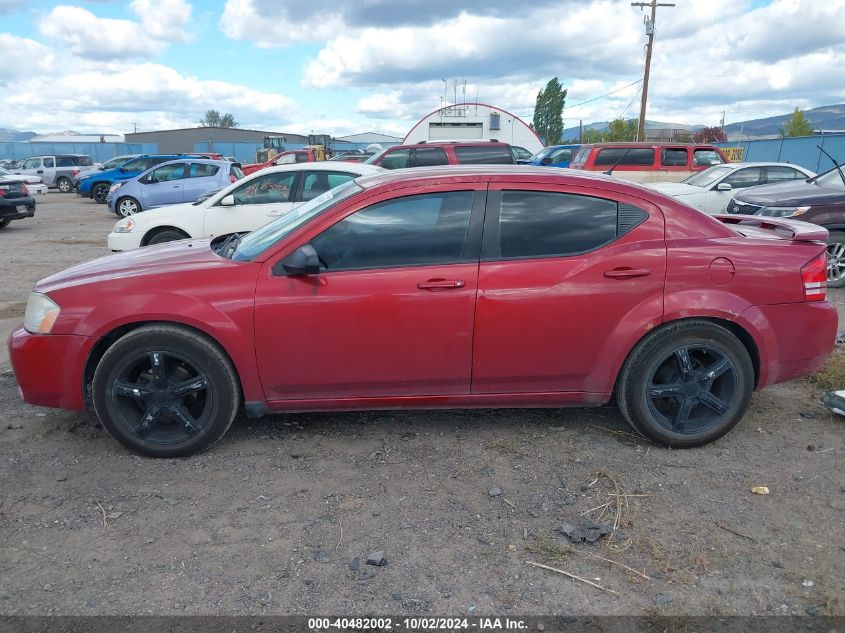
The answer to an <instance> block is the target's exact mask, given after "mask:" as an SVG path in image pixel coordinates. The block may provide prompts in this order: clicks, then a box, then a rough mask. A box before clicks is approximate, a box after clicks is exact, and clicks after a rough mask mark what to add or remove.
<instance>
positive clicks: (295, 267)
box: [273, 244, 320, 275]
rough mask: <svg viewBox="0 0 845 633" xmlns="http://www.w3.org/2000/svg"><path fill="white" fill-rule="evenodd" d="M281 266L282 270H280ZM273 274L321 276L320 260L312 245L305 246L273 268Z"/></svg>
mask: <svg viewBox="0 0 845 633" xmlns="http://www.w3.org/2000/svg"><path fill="white" fill-rule="evenodd" d="M280 266H281V270H279V268H280ZM273 272H274V273H275V274H285V275H319V274H320V258H319V257H318V256H317V251H316V250H314V247H313V246H311V244H303V245H302V246H300V247H299V248H297V249H296V250H295V251H294V252H292V253H291V254H290V255H288V256H287V257H285V258H284V259H283V260H282V261H281V262H279V263H278V264H276V265H275V266H273Z"/></svg>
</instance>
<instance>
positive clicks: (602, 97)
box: [564, 79, 642, 109]
mask: <svg viewBox="0 0 845 633" xmlns="http://www.w3.org/2000/svg"><path fill="white" fill-rule="evenodd" d="M638 83H642V79H637V80H636V81H632V82H631V83H629V84H628V85H627V86H622V87H621V88H617V89H616V90H611V91H610V92H606V93H604V94H603V95H601V96H600V97H594V98H593V99H587V100H586V101H582V102H581V103H576V104H575V105H565V106H564V109H566V108H577V107H578V106H582V105H584V104H587V103H592V102H593V101H598V100H599V99H604V98H605V97H609V96H610V95H612V94H616V93H617V92H621V91H623V90H625V88H630V87H631V86H636V85H637V84H638Z"/></svg>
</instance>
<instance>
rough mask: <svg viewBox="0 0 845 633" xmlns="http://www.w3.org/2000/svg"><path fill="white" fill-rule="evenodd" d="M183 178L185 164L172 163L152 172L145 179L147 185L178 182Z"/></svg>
mask: <svg viewBox="0 0 845 633" xmlns="http://www.w3.org/2000/svg"><path fill="white" fill-rule="evenodd" d="M184 177H185V163H173V164H172V165H162V166H161V167H159V168H158V169H156V170H154V171H152V172H151V173H150V174H149V175H148V176H147V178H146V181H147V182H148V183H157V182H169V181H171V180H179V179H180V178H184Z"/></svg>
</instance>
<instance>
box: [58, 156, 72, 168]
mask: <svg viewBox="0 0 845 633" xmlns="http://www.w3.org/2000/svg"><path fill="white" fill-rule="evenodd" d="M73 166H74V162H73V159H72V158H71V157H70V156H56V167H73Z"/></svg>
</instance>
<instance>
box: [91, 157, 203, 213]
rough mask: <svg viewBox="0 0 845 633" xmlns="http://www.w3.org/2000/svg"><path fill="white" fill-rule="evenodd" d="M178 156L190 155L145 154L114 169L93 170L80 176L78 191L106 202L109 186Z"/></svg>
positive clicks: (98, 200) (102, 202) (101, 202)
mask: <svg viewBox="0 0 845 633" xmlns="http://www.w3.org/2000/svg"><path fill="white" fill-rule="evenodd" d="M176 158H190V157H189V156H186V155H184V154H144V155H142V156H138V157H137V158H132V159H130V160H128V161H126V162H125V163H123V164H121V165H120V166H119V167H115V168H113V169H106V170H103V171H92V172H89V173H87V174H84V175H83V176H82V177H81V178H79V181H78V183H77V191H78V192H79V195H81V196H86V197H88V198H93V199H94V200H95V201H97V202H99V203H100V204H105V203H106V199H107V198H108V195H109V187H111V186H112V185H113V184H114V183H116V182H120V181H122V180H129V179H130V178H134V177H135V176H137V175H138V174H140V173H142V172H145V171H147V170H148V169H150V168H151V167H155V166H156V165H160V164H161V163H165V162H167V161H169V160H174V159H176Z"/></svg>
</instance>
